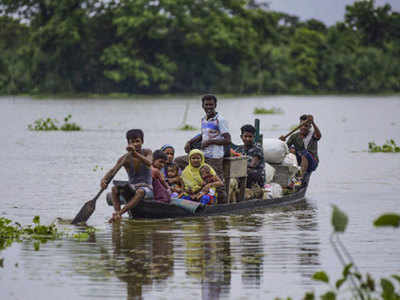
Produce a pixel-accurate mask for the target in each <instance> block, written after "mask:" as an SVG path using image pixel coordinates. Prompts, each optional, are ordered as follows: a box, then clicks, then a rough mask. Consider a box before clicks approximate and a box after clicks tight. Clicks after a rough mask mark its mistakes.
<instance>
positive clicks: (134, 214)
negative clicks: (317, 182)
mask: <svg viewBox="0 0 400 300" xmlns="http://www.w3.org/2000/svg"><path fill="white" fill-rule="evenodd" d="M255 128H256V142H259V143H261V144H262V135H261V134H260V121H259V120H258V119H255ZM298 128H299V127H297V128H296V129H294V130H297V129H298ZM294 130H293V131H294ZM293 131H291V132H290V134H291V133H293ZM274 168H275V169H276V171H277V172H276V174H275V177H274V179H275V180H274V181H276V182H277V183H279V184H281V185H285V183H286V185H287V182H288V176H289V175H288V172H287V170H285V168H283V167H282V166H280V165H274ZM232 178H235V179H237V181H238V184H239V186H240V187H241V191H240V193H239V201H238V202H234V203H226V204H216V205H211V206H202V207H199V208H198V209H197V210H196V211H195V212H194V213H193V212H191V211H189V210H187V209H185V208H183V207H180V206H176V205H171V204H167V203H160V202H155V201H149V200H144V201H141V202H140V203H139V205H138V206H137V207H135V209H134V210H132V211H129V215H130V217H131V218H134V219H143V218H146V219H159V218H182V217H203V216H213V215H224V214H234V213H243V212H245V211H251V210H254V209H257V208H264V207H274V206H284V205H292V204H295V203H298V202H301V201H303V200H304V198H305V194H306V191H307V187H308V183H309V180H310V174H308V175H306V176H305V178H304V182H303V185H302V186H301V187H300V188H299V189H298V190H296V191H295V192H293V193H291V194H288V195H285V196H283V197H279V198H273V199H265V200H264V199H249V200H245V193H244V190H245V186H246V179H247V159H246V157H226V158H224V180H225V182H226V183H229V182H230V179H232ZM225 188H226V192H227V194H228V195H229V186H226V187H225Z"/></svg>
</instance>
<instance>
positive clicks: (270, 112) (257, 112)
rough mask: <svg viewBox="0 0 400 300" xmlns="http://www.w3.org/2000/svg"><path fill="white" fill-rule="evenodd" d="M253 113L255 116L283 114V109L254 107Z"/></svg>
mask: <svg viewBox="0 0 400 300" xmlns="http://www.w3.org/2000/svg"><path fill="white" fill-rule="evenodd" d="M253 113H254V114H255V115H273V114H283V109H282V108H279V107H272V108H263V107H255V108H254V111H253Z"/></svg>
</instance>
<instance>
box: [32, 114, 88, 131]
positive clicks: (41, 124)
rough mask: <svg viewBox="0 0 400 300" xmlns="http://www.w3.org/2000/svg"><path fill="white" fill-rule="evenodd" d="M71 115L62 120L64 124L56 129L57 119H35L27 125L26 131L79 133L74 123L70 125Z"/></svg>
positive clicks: (77, 126)
mask: <svg viewBox="0 0 400 300" xmlns="http://www.w3.org/2000/svg"><path fill="white" fill-rule="evenodd" d="M71 117H72V116H71V115H68V116H66V117H65V118H64V124H62V125H61V127H58V126H57V124H58V123H59V122H58V120H57V119H52V118H47V119H44V118H40V119H37V120H36V121H35V122H33V124H29V125H28V129H29V130H32V131H52V130H62V131H79V130H82V128H81V127H80V126H79V125H78V124H76V123H70V122H69V120H70V119H71Z"/></svg>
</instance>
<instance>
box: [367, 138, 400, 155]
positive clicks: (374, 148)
mask: <svg viewBox="0 0 400 300" xmlns="http://www.w3.org/2000/svg"><path fill="white" fill-rule="evenodd" d="M368 152H373V153H375V152H386V153H393V152H400V147H399V146H397V145H396V143H395V141H394V140H393V139H391V140H389V141H386V143H385V144H383V145H382V146H378V145H376V144H375V142H369V143H368Z"/></svg>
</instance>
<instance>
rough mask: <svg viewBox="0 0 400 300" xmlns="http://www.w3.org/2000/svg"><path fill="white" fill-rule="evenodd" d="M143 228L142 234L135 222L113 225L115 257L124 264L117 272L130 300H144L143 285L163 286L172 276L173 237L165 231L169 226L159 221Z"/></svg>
mask: <svg viewBox="0 0 400 300" xmlns="http://www.w3.org/2000/svg"><path fill="white" fill-rule="evenodd" d="M142 228H143V229H144V230H141V231H139V230H138V229H137V227H136V226H135V225H134V224H133V223H132V222H126V223H124V224H123V225H122V226H120V224H113V226H112V246H113V255H114V257H115V258H116V259H120V258H121V256H123V257H124V259H123V260H124V261H125V265H123V266H120V267H119V268H117V269H115V270H114V272H115V274H116V276H117V277H118V278H119V279H120V280H121V281H124V282H126V284H127V299H140V298H142V294H143V288H144V286H149V287H151V285H152V284H153V283H155V284H156V285H157V286H160V285H162V282H163V281H165V280H166V279H167V278H168V277H170V276H172V275H173V267H174V258H173V257H174V256H173V255H174V252H173V251H174V248H173V240H172V235H171V234H170V233H167V232H165V231H163V230H166V229H168V225H165V224H163V223H162V222H160V223H158V224H156V226H146V227H142Z"/></svg>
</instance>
